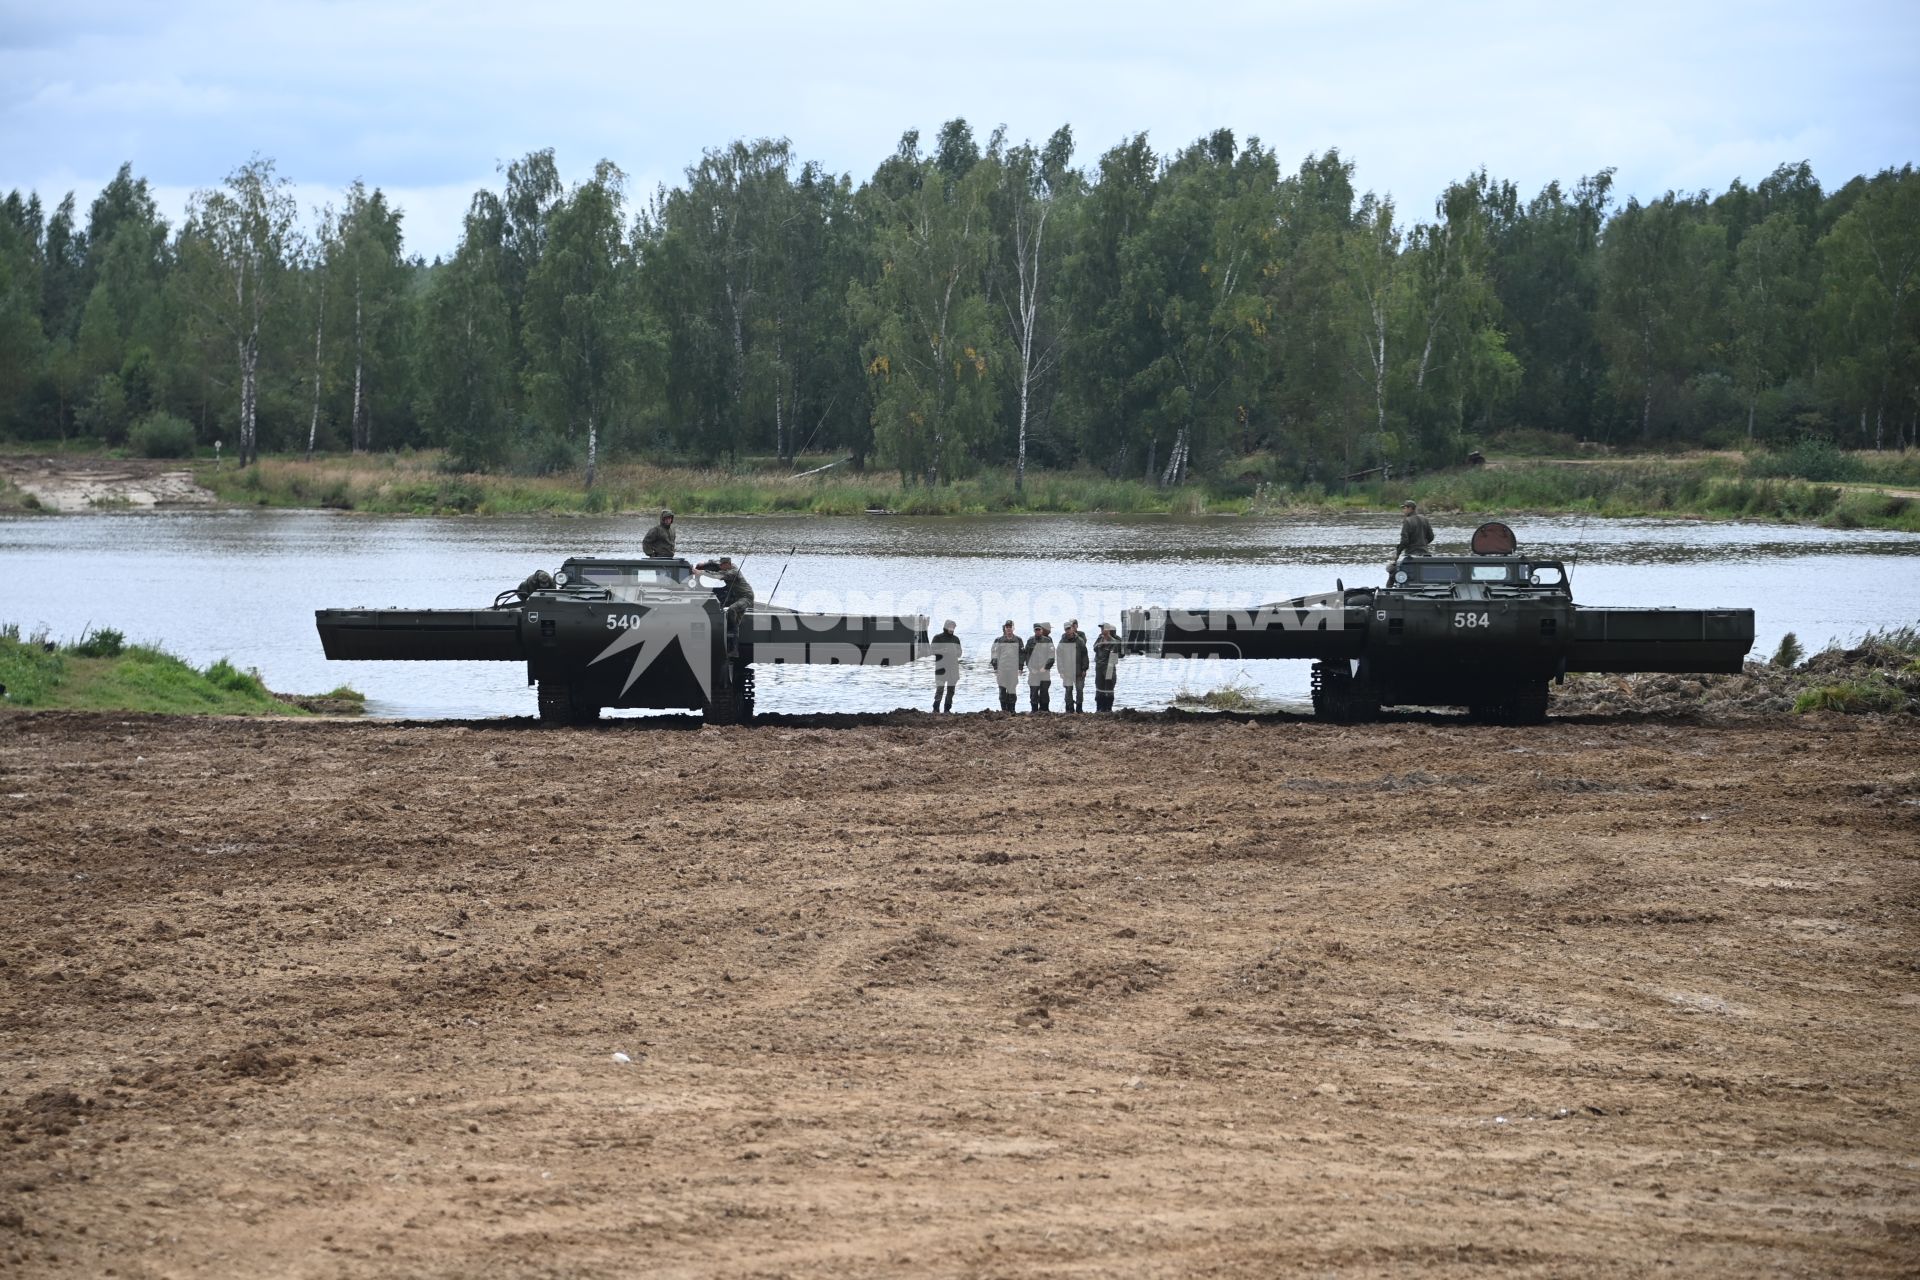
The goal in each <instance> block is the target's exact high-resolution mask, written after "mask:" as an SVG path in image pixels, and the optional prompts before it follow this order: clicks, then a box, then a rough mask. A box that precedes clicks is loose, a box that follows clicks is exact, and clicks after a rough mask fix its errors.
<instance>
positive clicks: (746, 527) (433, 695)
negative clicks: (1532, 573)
mask: <svg viewBox="0 0 1920 1280" xmlns="http://www.w3.org/2000/svg"><path fill="white" fill-rule="evenodd" d="M1507 519H1508V521H1509V523H1512V524H1513V525H1514V526H1515V527H1516V529H1517V530H1518V531H1519V533H1520V535H1521V538H1522V545H1523V547H1525V548H1526V549H1527V550H1528V551H1530V552H1539V553H1543V554H1544V553H1548V552H1553V553H1558V554H1560V555H1562V556H1564V557H1565V558H1566V559H1568V560H1569V561H1571V562H1573V563H1574V565H1575V568H1574V572H1573V585H1574V594H1575V598H1576V599H1578V600H1581V601H1584V602H1586V603H1591V604H1638V605H1682V606H1697V605H1704V604H1719V605H1733V606H1750V607H1752V608H1754V609H1755V610H1756V611H1757V613H1758V632H1759V637H1758V640H1757V642H1756V648H1757V649H1759V650H1762V651H1770V650H1771V649H1772V647H1773V645H1775V644H1776V643H1777V642H1778V641H1779V638H1780V636H1781V634H1782V633H1783V632H1786V631H1789V630H1791V631H1794V632H1797V633H1798V634H1799V636H1800V637H1801V639H1802V640H1803V641H1805V642H1807V643H1808V644H1809V646H1810V647H1811V646H1814V645H1818V644H1821V643H1823V642H1825V641H1826V640H1828V639H1829V638H1834V637H1846V636H1852V635H1857V634H1858V633H1859V632H1860V631H1862V630H1863V629H1865V628H1868V627H1881V626H1890V625H1898V624H1902V623H1909V622H1913V621H1915V620H1916V617H1920V573H1916V569H1920V536H1915V535H1911V534H1896V533H1881V532H1873V531H1840V530H1828V529H1813V528H1800V527H1783V526H1775V525H1753V524H1723V523H1707V522H1700V521H1686V520H1623V521H1599V520H1583V519H1581V518H1578V517H1573V518H1568V517H1539V518H1533V517H1507ZM1474 523H1476V521H1474V520H1472V519H1454V518H1447V517H1442V518H1439V519H1436V520H1435V526H1436V530H1437V532H1438V534H1439V537H1440V542H1441V545H1442V547H1443V548H1444V547H1445V546H1447V545H1448V544H1450V543H1451V544H1464V541H1465V538H1466V535H1467V534H1468V533H1469V532H1470V531H1471V529H1472V527H1473V525H1474ZM646 525H647V521H645V520H643V519H640V518H638V517H599V518H527V519H484V520H483V519H471V518H468V519H460V518H449V519H421V518H405V517H370V516H354V515H346V514H339V513H329V512H255V511H230V512H178V513H172V512H164V513H152V514H145V513H143V514H120V513H115V514H98V515H93V514H89V515H73V516H58V517H30V518H29V517H12V518H0V589H3V591H4V595H0V601H4V603H0V621H11V622H18V623H20V624H21V625H22V627H23V629H25V630H28V631H31V630H33V629H34V628H37V627H45V628H47V629H49V630H50V631H52V632H53V633H54V634H55V635H57V636H62V637H70V636H76V635H78V634H79V633H80V632H81V631H82V630H84V629H85V628H86V627H88V626H89V625H106V626H114V627H118V628H120V629H121V630H123V631H125V632H126V633H127V634H128V635H129V636H130V637H132V638H134V639H138V640H143V641H149V642H153V643H158V644H161V645H164V646H165V647H167V648H169V649H172V650H173V651H175V652H178V653H180V654H181V655H182V656H184V657H187V658H189V659H190V660H192V661H194V662H196V663H202V664H204V663H206V662H210V661H212V660H213V659H215V658H219V657H231V658H233V659H234V660H235V661H236V662H238V663H240V664H242V665H247V666H257V667H259V669H260V671H261V673H262V674H263V675H264V676H265V677H266V679H267V681H268V683H269V684H271V685H272V686H274V687H275V688H281V689H294V690H302V691H311V690H320V689H326V688H331V687H332V686H334V685H336V684H340V683H342V682H349V683H352V684H353V685H354V686H355V687H357V688H359V689H361V690H363V691H365V692H366V693H367V694H368V696H369V700H370V706H371V708H372V709H373V711H374V712H375V713H377V714H383V715H410V716H491V715H520V714H528V713H530V712H531V710H532V706H533V698H532V694H531V692H530V691H529V690H528V689H527V688H526V686H525V671H524V668H523V667H521V666H520V665H519V664H502V663H419V664H407V663H328V662H326V661H325V659H324V658H323V657H322V656H321V654H320V646H319V641H318V639H317V637H316V636H315V634H314V630H313V612H312V611H313V610H314V609H316V608H320V607H325V606H335V605H367V606H375V607H377V606H384V605H412V606H428V607H433V606H440V607H454V606H460V607H471V606H474V605H477V604H484V603H485V602H487V601H489V600H491V599H492V597H493V594H494V592H496V591H498V590H500V589H501V588H502V587H506V586H511V585H513V584H514V583H516V582H518V581H519V580H520V579H521V578H523V577H525V576H526V574H527V573H528V572H530V571H531V570H533V569H536V568H546V569H553V568H556V567H557V566H558V564H559V562H560V561H561V559H562V558H564V557H565V556H567V555H570V554H632V553H633V552H635V551H636V550H637V544H638V540H639V537H640V535H641V533H643V532H644V531H645V528H646ZM1397 528H1398V518H1397V517H1392V516H1376V515H1352V516H1344V515H1343V516H1340V517H1338V518H1330V517H1327V516H1324V515H1315V516H1274V517H1259V518H1233V517H1186V518H1181V517H1154V516H1146V517H1141V516H1125V517H1109V516H1035V517H983V518H966V517H939V518H913V517H897V516H882V517H866V518H860V517H854V518H845V519H842V518H822V517H811V516H796V517H760V518H744V519H743V518H726V519H721V518H701V517H689V518H688V519H687V520H685V521H684V522H683V524H682V528H681V530H680V532H681V543H682V550H683V552H686V553H689V554H691V555H692V556H694V557H696V558H697V557H703V556H707V555H713V554H719V553H722V552H728V553H731V554H733V555H734V556H735V557H736V559H739V558H742V557H744V560H745V563H744V566H743V567H744V569H745V572H746V573H747V576H748V577H749V578H750V579H751V580H752V581H753V582H754V584H755V586H756V587H757V588H758V589H759V591H760V595H761V598H762V599H763V600H764V599H766V598H768V596H769V595H770V594H772V593H773V588H774V583H775V581H776V579H781V575H782V570H783V569H784V571H785V574H784V579H782V580H781V585H780V587H779V591H778V594H777V596H775V597H774V598H775V600H776V602H777V603H780V604H785V605H792V606H794V607H798V608H808V607H814V608H823V609H841V608H862V607H873V608H878V609H889V608H893V607H902V608H911V609H913V610H915V611H924V612H926V613H928V614H930V615H931V616H933V618H934V620H935V622H936V625H937V623H938V622H939V621H940V620H941V619H943V618H945V617H954V618H956V619H958V620H960V621H961V624H962V625H961V635H962V637H963V638H964V640H965V642H966V645H967V657H968V663H967V673H966V676H965V678H964V681H963V683H962V685H961V690H960V697H959V699H958V700H957V701H956V703H955V705H956V708H960V709H984V708H986V707H987V706H989V705H990V704H992V703H994V701H995V699H994V696H993V692H992V687H991V679H990V677H989V676H988V674H987V673H986V669H985V666H984V659H985V656H986V647H987V644H988V642H989V640H990V639H991V637H992V635H993V634H995V633H996V632H997V631H998V626H999V622H1000V621H1001V619H1002V618H1004V617H1012V618H1014V620H1015V621H1016V623H1018V624H1019V626H1020V630H1021V631H1022V633H1025V632H1026V630H1027V629H1028V623H1029V622H1030V621H1031V620H1033V619H1034V618H1047V619H1051V620H1053V621H1055V622H1060V621H1064V620H1065V619H1066V618H1067V617H1078V618H1079V620H1080V622H1081V623H1082V625H1083V626H1084V627H1085V628H1086V629H1087V630H1088V631H1089V632H1091V631H1092V630H1093V627H1094V624H1096V623H1098V622H1099V621H1102V620H1103V619H1104V620H1116V619H1117V614H1118V611H1119V609H1120V608H1122V607H1125V606H1127V605H1131V604H1138V603H1142V602H1146V601H1153V602H1158V603H1188V604H1202V603H1210V602H1219V603H1232V604H1250V603H1257V602H1260V601H1264V600H1272V599H1277V598H1282V597H1286V596H1292V595H1299V594H1303V593H1306V592H1313V591H1323V590H1326V589H1328V588H1330V587H1332V585H1333V583H1334V580H1335V579H1336V578H1341V579H1344V580H1345V581H1346V582H1347V583H1349V584H1355V583H1361V582H1373V581H1377V580H1378V579H1379V578H1380V576H1381V571H1382V568H1383V566H1384V564H1385V561H1386V558H1387V556H1388V554H1389V552H1390V549H1391V547H1392V545H1393V543H1394V541H1395V536H1396V533H1397ZM1232 680H1244V681H1246V682H1248V683H1251V684H1252V685H1253V686H1254V687H1255V688H1256V690H1257V691H1259V692H1261V693H1263V694H1265V695H1267V696H1270V697H1276V698H1280V699H1283V700H1290V701H1304V699H1305V697H1306V693H1307V669H1306V665H1305V664H1302V663H1250V664H1247V665H1246V666H1245V667H1244V668H1241V667H1239V666H1238V664H1229V663H1218V662H1216V663H1211V664H1204V665H1199V666H1195V665H1190V664H1185V663H1177V662H1167V663H1151V662H1145V661H1137V660H1129V661H1128V662H1127V663H1126V664H1125V666H1124V668H1123V670H1122V677H1121V691H1120V693H1121V696H1120V702H1121V705H1123V706H1162V705H1165V704H1166V702H1167V701H1168V700H1169V699H1171V698H1172V697H1174V696H1175V695H1176V694H1177V693H1179V692H1181V691H1182V690H1183V689H1185V690H1188V691H1191V692H1201V691H1204V690H1205V689H1207V688H1211V687H1215V686H1216V685H1218V684H1221V683H1226V682H1228V681H1232ZM929 681H930V675H929V673H928V671H925V670H922V669H920V667H919V666H916V667H913V668H907V669H903V670H892V671H846V670H835V669H819V670H808V669H804V668H778V669H770V670H766V671H763V672H762V674H761V682H760V690H761V693H760V698H761V705H762V706H763V707H764V708H765V709H767V710H770V711H774V710H780V711H815V710H846V711H851V710H880V709H885V708H889V707H895V706H918V705H920V703H921V701H922V695H923V694H925V693H926V692H927V688H926V686H927V685H928V683H929Z"/></svg>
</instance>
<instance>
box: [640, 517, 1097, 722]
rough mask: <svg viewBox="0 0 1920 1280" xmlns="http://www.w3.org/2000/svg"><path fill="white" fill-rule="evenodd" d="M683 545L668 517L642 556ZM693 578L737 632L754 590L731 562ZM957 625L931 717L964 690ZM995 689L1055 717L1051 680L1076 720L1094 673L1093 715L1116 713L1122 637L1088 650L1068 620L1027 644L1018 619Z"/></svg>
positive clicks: (1037, 632)
mask: <svg viewBox="0 0 1920 1280" xmlns="http://www.w3.org/2000/svg"><path fill="white" fill-rule="evenodd" d="M678 542H679V539H678V537H677V536H676V534H675V532H674V528H673V512H671V511H662V512H661V513H660V523H659V524H656V525H655V526H653V528H651V529H649V530H647V534H646V537H645V538H643V539H642V540H641V543H640V549H641V551H642V552H643V553H645V554H646V555H647V556H649V557H654V558H660V559H671V558H672V557H673V555H674V552H675V549H676V547H677V544H678ZM693 568H694V572H695V573H705V574H709V575H711V576H713V577H717V578H719V579H720V581H721V582H722V583H723V584H724V585H725V590H724V591H723V592H722V593H721V595H722V601H723V603H724V604H725V605H726V610H727V625H728V626H729V627H730V628H731V627H737V626H739V625H740V618H741V616H742V615H743V614H745V613H746V611H747V609H748V608H749V607H750V606H751V605H752V604H753V588H752V587H751V586H749V585H748V584H747V580H746V578H745V576H743V575H742V574H741V572H740V570H739V569H738V568H737V567H735V565H734V563H733V557H732V556H721V557H720V558H719V559H718V560H702V561H701V562H700V563H699V564H697V565H695V566H694V567H693ZM958 625H959V624H957V623H955V622H954V621H953V620H952V619H948V621H947V625H946V627H945V628H944V629H943V630H942V631H941V632H940V634H939V635H937V636H935V637H934V638H933V709H934V710H935V711H937V712H950V711H952V710H953V693H954V690H955V689H957V688H958V687H959V685H960V652H961V646H960V636H959V634H958V632H956V631H955V630H954V628H955V627H956V626H958ZM991 661H992V664H993V676H994V681H995V682H996V683H997V684H998V685H999V686H1000V709H1001V710H1002V711H1017V710H1018V709H1019V693H1020V684H1021V675H1022V674H1023V673H1024V674H1025V676H1026V686H1027V705H1028V709H1029V710H1031V711H1034V712H1049V711H1052V710H1053V677H1054V674H1055V673H1056V672H1058V673H1059V676H1060V689H1061V693H1062V702H1063V705H1062V708H1061V709H1062V710H1063V711H1066V712H1068V713H1070V714H1073V713H1078V712H1081V711H1084V710H1086V691H1087V673H1088V672H1089V671H1091V672H1092V673H1093V709H1094V710H1095V711H1112V710H1113V691H1114V687H1115V686H1116V685H1117V684H1118V683H1119V681H1120V637H1119V635H1117V634H1116V633H1115V631H1114V628H1113V624H1112V623H1111V622H1103V623H1101V624H1100V634H1099V635H1098V636H1096V637H1095V638H1094V640H1093V642H1092V644H1088V642H1087V636H1086V633H1085V632H1083V631H1081V630H1080V623H1079V621H1078V620H1077V619H1072V618H1070V619H1068V620H1067V625H1066V627H1065V629H1064V630H1063V631H1062V632H1061V633H1060V639H1058V640H1055V639H1054V638H1053V624H1052V623H1051V622H1036V623H1034V624H1033V634H1032V635H1031V636H1029V637H1027V638H1026V639H1025V640H1022V639H1021V638H1020V637H1019V636H1018V635H1016V634H1014V627H1013V619H1012V618H1008V619H1007V620H1006V621H1005V622H1003V623H1001V624H1000V634H999V635H998V636H997V637H995V639H994V642H993V649H992V653H991Z"/></svg>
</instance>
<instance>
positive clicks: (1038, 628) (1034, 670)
mask: <svg viewBox="0 0 1920 1280" xmlns="http://www.w3.org/2000/svg"><path fill="white" fill-rule="evenodd" d="M1020 657H1021V661H1022V662H1023V663H1024V665H1025V666H1026V668H1027V709H1028V710H1029V711H1032V712H1034V713H1036V714H1038V713H1041V712H1047V711H1052V710H1053V663H1054V649H1053V628H1052V627H1051V626H1050V625H1048V624H1047V623H1044V622H1036V623H1034V624H1033V634H1032V635H1031V636H1029V637H1028V638H1027V643H1026V644H1025V645H1024V646H1023V647H1022V648H1021V650H1020Z"/></svg>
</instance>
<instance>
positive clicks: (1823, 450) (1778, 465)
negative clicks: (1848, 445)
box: [1747, 436, 1860, 484]
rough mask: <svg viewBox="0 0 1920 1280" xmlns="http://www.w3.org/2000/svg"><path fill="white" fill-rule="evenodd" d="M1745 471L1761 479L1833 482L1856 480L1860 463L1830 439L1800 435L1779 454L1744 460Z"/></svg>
mask: <svg viewBox="0 0 1920 1280" xmlns="http://www.w3.org/2000/svg"><path fill="white" fill-rule="evenodd" d="M1747 474H1749V475H1752V476H1758V477H1761V478H1775V477H1793V478H1796V479H1800V480H1812V481H1814V482H1815V483H1819V484H1835V483H1838V482H1840V481H1844V480H1856V479H1858V478H1859V474H1860V464H1859V463H1858V462H1856V461H1855V460H1854V459H1853V458H1851V457H1850V456H1848V455H1847V454H1846V453H1843V452H1842V451H1841V450H1840V449H1839V448H1838V447H1837V446H1835V445H1834V443H1833V442H1832V441H1830V440H1822V439H1820V438H1819V437H1817V436H1803V437H1801V438H1800V439H1799V440H1796V441H1795V442H1794V443H1793V444H1792V445H1791V446H1790V447H1788V448H1786V449H1784V450H1782V451H1781V452H1779V453H1763V454H1758V455H1756V456H1755V457H1754V458H1753V459H1752V460H1751V461H1749V462H1748V463H1747Z"/></svg>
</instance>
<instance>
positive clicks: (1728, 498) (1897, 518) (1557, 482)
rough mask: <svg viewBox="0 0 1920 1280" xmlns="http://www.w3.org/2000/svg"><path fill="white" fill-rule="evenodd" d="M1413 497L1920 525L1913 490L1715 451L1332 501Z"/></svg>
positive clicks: (1484, 471) (1455, 507)
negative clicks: (1797, 473) (1791, 471)
mask: <svg viewBox="0 0 1920 1280" xmlns="http://www.w3.org/2000/svg"><path fill="white" fill-rule="evenodd" d="M1409 497H1410V498H1413V499H1414V500H1415V501H1417V502H1419V503H1420V504H1421V505H1422V506H1423V507H1425V508H1426V509H1428V510H1430V511H1476V512H1486V511H1498V512H1532V513H1538V514H1565V513H1591V514H1593V515H1596V516H1602V517H1615V518H1617V517H1627V516H1697V517H1702V518H1709V519H1723V520H1773V521H1782V522H1788V523H1795V524H1820V525H1825V526H1827V527H1829V528H1835V529H1895V530H1901V531H1904V532H1909V533H1920V502H1916V501H1914V500H1913V499H1911V498H1907V497H1904V496H1901V495H1898V494H1890V493H1885V492H1881V491H1879V490H1876V489H1873V488H1870V487H1848V486H1843V485H1839V484H1819V483H1815V482H1812V481H1807V480H1795V479H1781V478H1770V477H1760V478H1756V477H1754V476H1752V475H1749V474H1746V473H1745V472H1744V470H1743V469H1742V468H1741V466H1740V464H1739V462H1738V460H1737V459H1724V458H1714V457H1707V458H1676V459H1671V460H1649V459H1640V460H1634V461H1627V462H1606V463H1589V464H1581V465H1569V464H1567V463H1555V462H1527V463H1510V464H1506V465H1502V466H1488V467H1476V468H1473V469H1471V470H1457V471H1446V472H1439V473H1433V474H1428V475H1424V476H1420V477H1417V478H1416V479H1414V480H1412V481H1395V482H1390V483H1384V484H1381V483H1376V484H1369V485H1364V486H1356V487H1355V488H1353V489H1352V490H1350V491H1349V492H1348V493H1346V494H1344V495H1341V496H1338V497H1330V498H1329V499H1328V501H1329V504H1330V505H1334V506H1339V507H1349V508H1367V509H1377V508H1382V507H1384V508H1388V509H1391V508H1392V507H1394V506H1395V505H1397V504H1398V503H1399V501H1400V500H1401V499H1402V498H1409Z"/></svg>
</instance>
